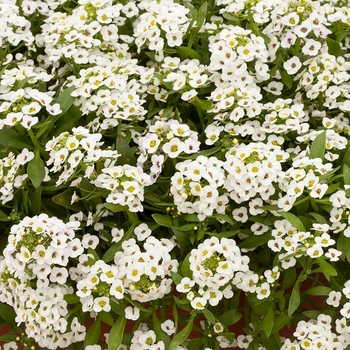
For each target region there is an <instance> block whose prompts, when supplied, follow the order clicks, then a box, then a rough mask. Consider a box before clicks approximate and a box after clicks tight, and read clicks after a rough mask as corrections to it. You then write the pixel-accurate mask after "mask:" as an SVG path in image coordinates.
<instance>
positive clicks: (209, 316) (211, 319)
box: [202, 309, 216, 324]
mask: <svg viewBox="0 0 350 350" xmlns="http://www.w3.org/2000/svg"><path fill="white" fill-rule="evenodd" d="M202 311H203V315H204V316H205V318H206V319H207V320H208V321H209V322H210V323H211V324H215V322H216V320H215V316H214V315H213V314H212V313H211V312H210V311H209V310H207V309H203V310H202Z"/></svg>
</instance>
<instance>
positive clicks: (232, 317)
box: [218, 309, 242, 327]
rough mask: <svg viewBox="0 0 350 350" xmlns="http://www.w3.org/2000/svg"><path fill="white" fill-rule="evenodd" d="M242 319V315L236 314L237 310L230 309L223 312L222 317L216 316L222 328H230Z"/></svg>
mask: <svg viewBox="0 0 350 350" xmlns="http://www.w3.org/2000/svg"><path fill="white" fill-rule="evenodd" d="M241 318H242V314H241V313H239V312H237V309H232V310H228V311H226V312H224V313H223V314H222V315H220V316H218V320H219V321H220V323H221V324H222V325H223V326H224V327H227V326H230V325H232V324H235V323H236V322H238V321H239V320H240V319H241Z"/></svg>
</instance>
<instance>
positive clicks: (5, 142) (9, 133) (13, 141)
mask: <svg viewBox="0 0 350 350" xmlns="http://www.w3.org/2000/svg"><path fill="white" fill-rule="evenodd" d="M0 145H2V146H4V147H11V148H15V149H20V150H22V149H23V148H28V149H29V150H33V149H34V147H33V145H32V143H31V142H29V143H28V141H27V140H26V138H24V137H23V136H21V135H20V134H19V133H18V132H16V131H14V130H13V129H11V128H5V129H1V130H0Z"/></svg>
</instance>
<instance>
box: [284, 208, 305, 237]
mask: <svg viewBox="0 0 350 350" xmlns="http://www.w3.org/2000/svg"><path fill="white" fill-rule="evenodd" d="M278 214H280V215H281V216H282V217H284V218H285V219H287V220H288V221H289V222H290V223H291V224H292V225H293V226H294V227H295V228H296V229H297V230H298V231H300V232H306V230H305V226H304V224H303V223H302V221H301V220H300V219H299V218H298V217H297V216H295V215H294V214H292V213H289V212H284V211H279V212H278Z"/></svg>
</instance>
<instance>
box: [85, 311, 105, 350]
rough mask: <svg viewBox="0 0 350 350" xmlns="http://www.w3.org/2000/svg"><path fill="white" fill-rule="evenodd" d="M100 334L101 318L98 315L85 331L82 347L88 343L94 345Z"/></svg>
mask: <svg viewBox="0 0 350 350" xmlns="http://www.w3.org/2000/svg"><path fill="white" fill-rule="evenodd" d="M100 336H101V318H100V317H99V316H98V317H97V319H96V320H95V321H94V322H93V323H92V325H91V326H90V327H89V329H88V331H87V332H86V336H85V340H84V348H86V347H87V346H88V345H96V344H97V342H98V341H99V339H100Z"/></svg>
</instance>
